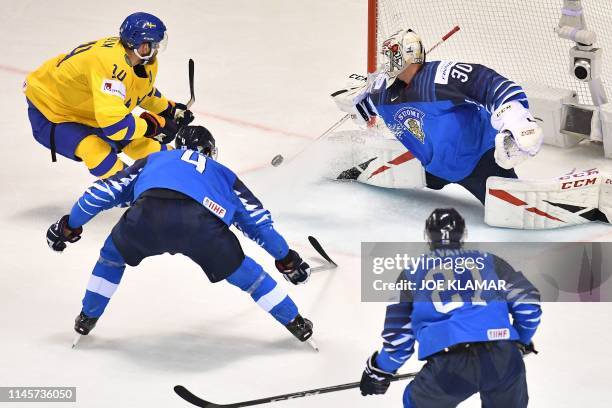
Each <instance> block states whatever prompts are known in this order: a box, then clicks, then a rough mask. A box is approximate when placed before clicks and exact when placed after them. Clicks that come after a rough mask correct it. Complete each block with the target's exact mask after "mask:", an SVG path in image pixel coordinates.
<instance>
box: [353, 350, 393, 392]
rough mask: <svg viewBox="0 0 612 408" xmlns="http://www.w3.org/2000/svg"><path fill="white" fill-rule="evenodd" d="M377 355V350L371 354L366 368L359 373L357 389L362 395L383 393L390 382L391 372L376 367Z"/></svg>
mask: <svg viewBox="0 0 612 408" xmlns="http://www.w3.org/2000/svg"><path fill="white" fill-rule="evenodd" d="M377 356H378V351H376V352H375V353H374V354H372V356H371V357H370V358H369V359H368V362H367V363H366V368H365V370H364V371H363V374H362V375H361V382H360V383H359V389H360V390H361V395H363V396H366V395H375V394H384V393H385V392H387V389H389V385H390V384H391V378H392V377H393V373H388V372H386V371H383V370H381V369H380V368H378V367H376V357H377Z"/></svg>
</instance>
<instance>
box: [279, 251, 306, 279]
mask: <svg viewBox="0 0 612 408" xmlns="http://www.w3.org/2000/svg"><path fill="white" fill-rule="evenodd" d="M275 265H276V269H278V271H279V272H280V273H282V274H283V276H284V277H285V279H286V280H288V281H289V282H291V283H293V284H294V285H299V284H301V283H306V281H307V280H308V278H309V277H310V265H308V264H307V263H306V262H304V261H303V260H302V258H301V257H300V255H299V254H298V253H297V252H295V251H294V250H293V249H290V250H289V253H288V254H287V256H285V257H284V258H283V259H280V260H277V261H276V262H275Z"/></svg>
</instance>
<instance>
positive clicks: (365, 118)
mask: <svg viewBox="0 0 612 408" xmlns="http://www.w3.org/2000/svg"><path fill="white" fill-rule="evenodd" d="M331 97H332V98H333V99H334V102H335V103H336V105H337V106H338V109H340V110H341V111H342V112H346V113H348V114H349V115H351V118H352V119H353V121H354V122H355V123H356V124H357V125H366V124H372V123H373V122H374V120H375V118H376V116H377V115H378V111H377V110H376V107H375V106H374V104H373V103H372V100H371V99H370V96H369V94H368V92H367V88H366V86H365V85H362V86H358V87H350V88H346V89H341V90H339V91H336V92H334V93H333V94H331Z"/></svg>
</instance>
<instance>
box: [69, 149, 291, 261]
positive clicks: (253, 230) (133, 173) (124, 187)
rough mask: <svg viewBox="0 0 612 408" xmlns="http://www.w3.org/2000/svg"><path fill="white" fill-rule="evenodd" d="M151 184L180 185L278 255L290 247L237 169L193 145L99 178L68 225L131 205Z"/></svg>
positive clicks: (174, 187)
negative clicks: (231, 168) (109, 210)
mask: <svg viewBox="0 0 612 408" xmlns="http://www.w3.org/2000/svg"><path fill="white" fill-rule="evenodd" d="M150 189H168V190H173V191H178V192H180V193H183V194H185V195H187V196H189V197H191V198H193V199H194V200H195V201H197V202H198V203H200V204H201V205H202V206H204V207H206V208H207V209H208V210H209V211H210V212H212V213H213V214H215V215H216V216H217V217H219V219H221V220H222V221H223V222H224V223H225V224H226V225H228V226H229V225H234V226H236V227H237V228H238V229H239V230H240V231H242V232H243V233H244V234H245V235H246V236H247V237H249V238H250V239H252V240H254V241H255V242H257V243H258V244H259V245H260V246H262V247H263V248H264V249H265V250H266V251H267V252H268V253H269V254H270V255H272V256H273V257H274V258H275V259H281V258H283V257H284V256H285V255H287V252H288V251H289V247H288V245H287V242H286V241H285V239H284V238H283V237H282V236H281V235H280V234H279V233H278V232H276V230H275V229H274V228H273V222H272V216H271V214H270V212H269V211H268V210H267V209H265V208H264V207H263V205H262V203H261V202H260V201H259V200H258V199H257V197H255V195H254V194H253V193H252V192H251V191H250V190H249V189H248V188H247V187H246V186H245V185H244V183H242V181H241V180H240V179H239V178H238V177H237V176H236V174H234V172H232V171H231V170H230V169H228V168H227V167H225V166H223V165H222V164H220V163H217V162H216V161H214V160H212V159H211V158H209V157H206V156H205V155H203V154H200V153H198V152H196V151H193V150H169V151H162V152H157V153H153V154H151V155H149V156H148V157H146V158H144V159H141V160H138V161H136V162H135V163H134V164H133V165H132V166H130V167H128V168H126V169H124V170H122V171H120V172H118V173H117V174H115V175H114V176H112V177H110V178H108V179H105V180H98V181H96V182H95V183H94V184H93V185H92V186H91V187H90V188H88V189H87V190H86V191H85V193H84V194H83V195H82V196H81V197H80V198H79V200H78V201H77V202H76V204H75V205H74V206H73V208H72V211H71V213H70V217H69V225H70V226H71V227H73V228H75V227H78V226H81V225H83V224H85V223H86V222H88V221H89V220H90V219H91V218H93V217H94V216H95V215H96V214H98V213H99V212H101V211H103V210H106V209H109V208H112V207H115V206H129V205H131V204H132V203H133V202H134V201H136V200H137V199H138V197H140V196H141V195H142V194H143V193H144V192H145V191H147V190H150ZM151 222H155V220H151Z"/></svg>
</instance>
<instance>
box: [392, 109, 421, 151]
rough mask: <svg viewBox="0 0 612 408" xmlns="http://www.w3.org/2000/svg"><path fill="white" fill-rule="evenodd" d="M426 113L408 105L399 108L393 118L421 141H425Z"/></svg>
mask: <svg viewBox="0 0 612 408" xmlns="http://www.w3.org/2000/svg"><path fill="white" fill-rule="evenodd" d="M424 117H425V114H424V113H423V112H421V111H420V110H418V109H415V108H412V107H410V106H406V107H404V108H401V109H400V110H398V111H397V112H396V113H395V115H394V116H393V119H395V121H396V122H398V123H399V124H400V125H402V127H403V128H405V130H407V131H408V132H409V133H410V134H411V135H412V136H414V137H415V138H416V139H417V140H418V141H419V142H421V143H425V132H424V131H423V118H424Z"/></svg>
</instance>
